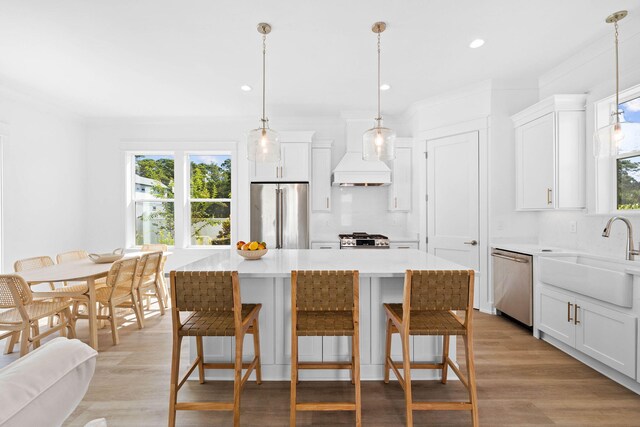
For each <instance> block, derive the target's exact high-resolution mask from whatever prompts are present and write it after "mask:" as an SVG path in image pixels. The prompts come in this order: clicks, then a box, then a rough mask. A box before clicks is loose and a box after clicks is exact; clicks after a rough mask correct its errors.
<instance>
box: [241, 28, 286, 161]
mask: <svg viewBox="0 0 640 427" xmlns="http://www.w3.org/2000/svg"><path fill="white" fill-rule="evenodd" d="M258 32H259V33H260V34H262V118H261V119H260V127H259V128H257V129H253V130H252V131H250V132H249V135H248V136H247V158H248V159H249V160H251V161H255V162H279V161H280V141H279V140H278V132H276V131H274V130H272V129H269V119H268V118H267V116H266V112H265V111H266V108H265V105H266V100H265V98H266V96H265V93H266V89H265V86H266V78H265V75H266V66H265V64H266V56H267V34H269V33H270V32H271V25H269V24H266V23H264V22H261V23H260V24H258Z"/></svg>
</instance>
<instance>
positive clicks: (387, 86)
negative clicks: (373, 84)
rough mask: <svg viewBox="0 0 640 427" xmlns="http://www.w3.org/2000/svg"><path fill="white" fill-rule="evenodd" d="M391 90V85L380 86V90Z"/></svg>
mask: <svg viewBox="0 0 640 427" xmlns="http://www.w3.org/2000/svg"><path fill="white" fill-rule="evenodd" d="M389 89H391V85H388V84H386V83H383V84H381V85H380V90H389Z"/></svg>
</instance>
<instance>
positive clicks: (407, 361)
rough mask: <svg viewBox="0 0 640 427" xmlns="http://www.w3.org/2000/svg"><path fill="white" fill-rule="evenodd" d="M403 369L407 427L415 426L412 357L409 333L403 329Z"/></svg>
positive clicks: (401, 335)
mask: <svg viewBox="0 0 640 427" xmlns="http://www.w3.org/2000/svg"><path fill="white" fill-rule="evenodd" d="M400 337H401V338H402V370H403V371H404V372H403V373H404V398H405V402H406V410H407V427H413V398H412V397H411V357H410V353H409V333H408V331H401V332H400Z"/></svg>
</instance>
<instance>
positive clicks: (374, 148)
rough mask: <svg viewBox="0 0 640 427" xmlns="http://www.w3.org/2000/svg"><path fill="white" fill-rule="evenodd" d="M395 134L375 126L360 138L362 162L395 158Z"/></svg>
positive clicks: (387, 129)
mask: <svg viewBox="0 0 640 427" xmlns="http://www.w3.org/2000/svg"><path fill="white" fill-rule="evenodd" d="M395 144H396V133H395V132H394V131H393V130H391V129H389V128H385V127H381V126H376V127H374V128H371V129H369V130H368V131H366V132H365V133H364V135H363V136H362V158H363V159H364V160H370V161H373V160H382V161H385V162H386V161H388V160H393V159H395V158H396V150H395Z"/></svg>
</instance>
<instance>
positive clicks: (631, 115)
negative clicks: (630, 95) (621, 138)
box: [618, 97, 640, 123]
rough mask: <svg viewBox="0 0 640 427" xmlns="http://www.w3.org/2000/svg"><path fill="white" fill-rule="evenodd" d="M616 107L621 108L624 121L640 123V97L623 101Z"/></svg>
mask: <svg viewBox="0 0 640 427" xmlns="http://www.w3.org/2000/svg"><path fill="white" fill-rule="evenodd" d="M618 107H619V108H620V110H622V114H623V115H624V121H625V122H636V123H640V97H638V98H634V99H630V100H628V101H627V102H623V103H622V104H620V105H619V106H618Z"/></svg>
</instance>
